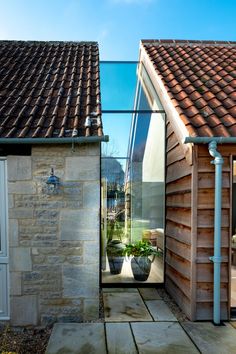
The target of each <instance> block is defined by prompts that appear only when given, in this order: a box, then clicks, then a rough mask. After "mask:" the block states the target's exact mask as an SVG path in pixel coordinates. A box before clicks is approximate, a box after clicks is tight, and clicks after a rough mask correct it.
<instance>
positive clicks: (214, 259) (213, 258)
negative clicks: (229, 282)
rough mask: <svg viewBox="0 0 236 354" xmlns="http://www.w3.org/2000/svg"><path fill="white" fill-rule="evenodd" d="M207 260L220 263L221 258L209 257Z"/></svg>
mask: <svg viewBox="0 0 236 354" xmlns="http://www.w3.org/2000/svg"><path fill="white" fill-rule="evenodd" d="M209 260H210V261H211V262H213V263H221V262H222V257H217V256H212V257H209Z"/></svg>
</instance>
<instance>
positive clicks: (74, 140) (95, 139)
mask: <svg viewBox="0 0 236 354" xmlns="http://www.w3.org/2000/svg"><path fill="white" fill-rule="evenodd" d="M102 141H104V142H108V141H109V136H108V135H103V136H81V137H68V138H0V144H32V145H34V144H86V143H100V142H102Z"/></svg>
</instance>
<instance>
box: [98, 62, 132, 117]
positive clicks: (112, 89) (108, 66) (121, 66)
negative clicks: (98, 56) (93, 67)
mask: <svg viewBox="0 0 236 354" xmlns="http://www.w3.org/2000/svg"><path fill="white" fill-rule="evenodd" d="M100 83H101V97H102V109H103V110H126V111H127V110H131V109H133V108H134V99H135V90H136V85H137V63H136V62H121V63H116V62H100Z"/></svg>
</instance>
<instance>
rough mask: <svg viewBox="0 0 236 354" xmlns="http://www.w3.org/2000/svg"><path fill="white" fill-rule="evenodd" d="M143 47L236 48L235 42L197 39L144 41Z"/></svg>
mask: <svg viewBox="0 0 236 354" xmlns="http://www.w3.org/2000/svg"><path fill="white" fill-rule="evenodd" d="M141 44H143V45H164V46H165V45H171V46H175V45H190V46H191V45H199V46H208V45H211V46H231V47H232V46H236V42H235V41H223V40H222V41H221V40H217V41H216V40H195V39H192V40H191V39H142V40H141Z"/></svg>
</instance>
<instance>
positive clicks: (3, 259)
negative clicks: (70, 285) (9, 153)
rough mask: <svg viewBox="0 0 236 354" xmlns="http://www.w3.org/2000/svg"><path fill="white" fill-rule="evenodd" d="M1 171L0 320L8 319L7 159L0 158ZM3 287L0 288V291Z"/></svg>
mask: <svg viewBox="0 0 236 354" xmlns="http://www.w3.org/2000/svg"><path fill="white" fill-rule="evenodd" d="M0 168H1V173H3V174H4V176H3V178H1V179H0V183H1V184H2V185H1V187H0V188H1V190H2V192H3V193H2V195H1V198H0V204H1V209H0V210H5V213H4V215H3V220H2V221H3V225H1V237H2V238H1V242H2V245H3V247H2V252H0V264H4V265H6V283H7V284H6V289H5V291H6V294H4V296H6V311H5V315H4V316H2V317H0V320H9V314H10V296H9V295H10V275H9V264H8V263H9V240H8V193H7V161H6V158H1V159H0ZM0 217H1V216H0ZM1 290H2V291H3V290H4V289H0V291H1Z"/></svg>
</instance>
